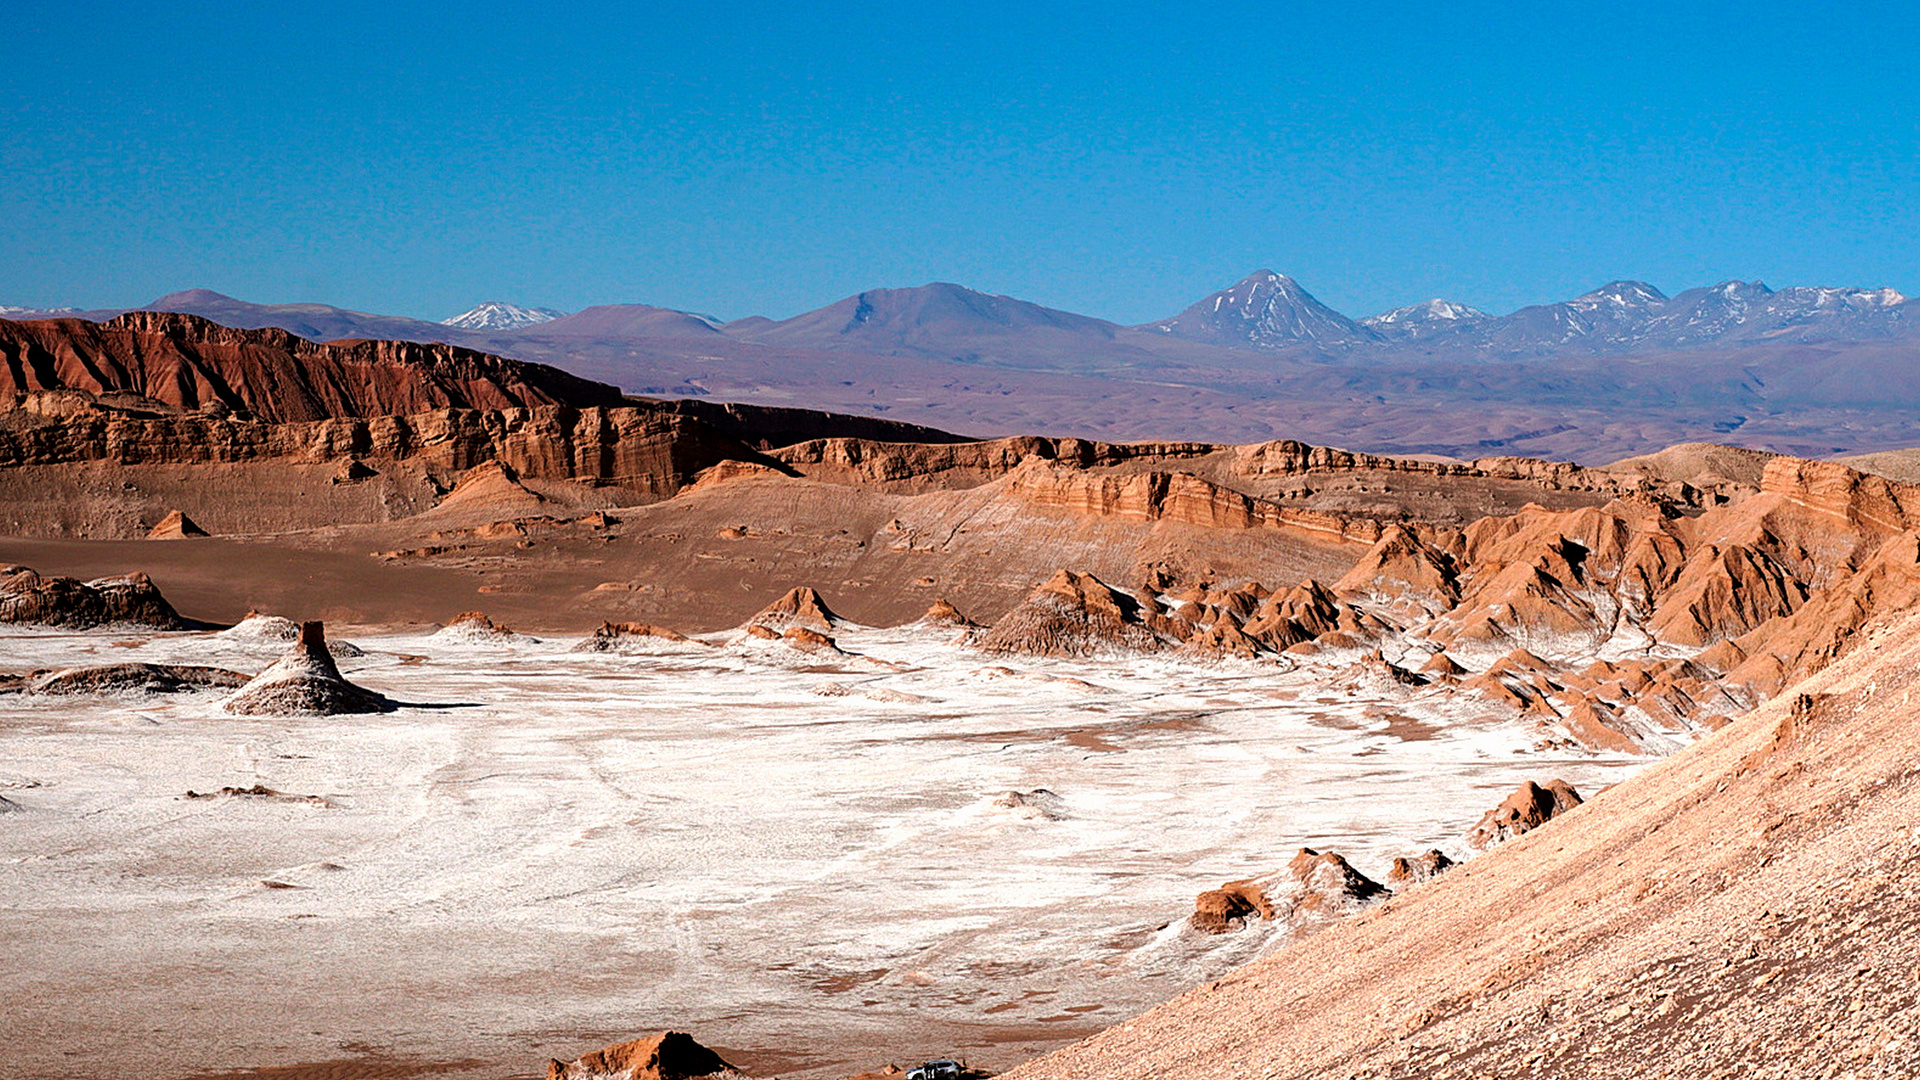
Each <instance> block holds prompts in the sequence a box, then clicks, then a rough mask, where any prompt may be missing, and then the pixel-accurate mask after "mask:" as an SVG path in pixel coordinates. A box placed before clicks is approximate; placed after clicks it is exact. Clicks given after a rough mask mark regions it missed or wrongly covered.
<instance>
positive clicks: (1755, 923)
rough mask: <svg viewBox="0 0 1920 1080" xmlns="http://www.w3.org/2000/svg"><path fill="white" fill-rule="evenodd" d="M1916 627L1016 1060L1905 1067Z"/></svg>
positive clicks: (1792, 1073)
mask: <svg viewBox="0 0 1920 1080" xmlns="http://www.w3.org/2000/svg"><path fill="white" fill-rule="evenodd" d="M1916 632H1920V615H1908V616H1905V617H1903V618H1902V619H1900V620H1898V621H1896V622H1894V623H1893V624H1892V625H1882V626H1880V627H1879V628H1878V630H1877V632H1876V633H1875V634H1874V635H1873V637H1872V638H1871V639H1870V640H1869V641H1868V642H1866V643H1865V644H1863V646H1862V647H1860V648H1858V649H1857V650H1856V651H1855V652H1853V653H1852V654H1851V655H1849V656H1848V657H1847V658H1846V659H1844V660H1843V661H1841V662H1840V663H1838V664H1836V665H1834V667H1832V668H1830V669H1829V670H1828V671H1826V672H1824V673H1822V674H1820V675H1818V676H1815V677H1814V678H1812V679H1811V680H1809V681H1808V682H1807V683H1805V684H1803V685H1802V686H1801V687H1799V688H1798V692H1799V693H1800V694H1804V695H1809V696H1808V697H1806V698H1805V699H1804V700H1802V701H1801V702H1800V703H1799V704H1798V706H1796V700H1795V699H1796V694H1794V693H1789V694H1785V695H1782V696H1781V697H1780V698H1778V699H1776V700H1775V701H1774V702H1772V703H1771V704H1769V705H1767V706H1765V707H1763V708H1761V709H1759V710H1758V711H1756V712H1755V713H1753V714H1751V715H1749V716H1747V717H1745V718H1743V719H1741V720H1740V721H1738V722H1736V723H1735V724H1733V725H1732V726H1730V727H1728V728H1726V729H1725V730H1724V731H1722V732H1720V733H1719V734H1717V735H1715V736H1713V737H1711V738H1709V739H1707V740H1705V741H1704V742H1702V743H1700V744H1697V745H1696V746H1695V747H1693V748H1692V749H1690V750H1688V751H1685V752H1682V753H1680V754H1677V755H1675V756H1673V757H1672V758H1669V759H1667V760H1666V761H1664V762H1662V763H1661V764H1659V765H1657V766H1655V767H1653V768H1651V769H1649V770H1647V771H1646V772H1645V773H1643V774H1641V775H1639V776H1637V777H1635V778H1634V779H1633V780H1631V781H1630V782H1628V783H1625V784H1622V785H1621V786H1619V787H1616V788H1614V789H1612V790H1610V791H1608V792H1605V793H1604V794H1602V795H1601V796H1600V797H1598V798H1596V799H1593V800H1592V801H1590V802H1589V803H1587V805H1585V806H1583V807H1581V808H1579V809H1578V810H1576V811H1575V812H1573V813H1572V814H1570V815H1568V816H1567V817H1565V818H1564V819H1561V820H1559V821H1556V822H1554V823H1553V824H1551V825H1550V826H1548V827H1547V828H1545V829H1542V830H1540V831H1538V832H1536V833H1533V834H1531V835H1529V836H1526V837H1524V838H1522V839H1520V840H1518V841H1516V842H1513V843H1511V844H1508V845H1506V846H1504V847H1501V848H1499V849H1496V850H1495V851H1494V852H1493V853H1491V854H1490V855H1488V856H1487V857H1485V858H1484V859H1481V860H1479V861H1477V862H1475V863H1472V864H1470V865H1469V866H1467V867H1465V868H1463V869H1461V870H1457V871H1454V872H1452V873H1450V874H1447V875H1445V876H1443V877H1441V878H1439V879H1437V880H1436V881H1435V882H1434V883H1432V884H1430V885H1427V886H1423V887H1421V888H1419V889H1418V890H1416V891H1414V892H1412V893H1410V894H1409V895H1407V896H1405V897H1403V898H1400V899H1396V900H1394V901H1392V902H1390V903H1388V904H1386V905H1384V906H1382V907H1381V908H1378V909H1375V910H1374V911H1373V912H1370V913H1368V914H1367V915H1365V916H1363V917H1361V918H1358V919H1355V920H1352V921H1350V922H1348V923H1345V924H1341V925H1338V926H1336V927H1334V928H1333V929H1330V930H1328V931H1326V932H1324V933H1322V934H1320V935H1318V936H1315V937H1313V938H1311V939H1309V940H1307V941H1305V942H1303V943H1300V944H1298V945H1296V946H1294V947H1291V948H1288V949H1285V950H1283V951H1280V952H1278V953H1277V954H1275V955H1273V956H1272V957H1270V958H1268V959H1266V960H1264V961H1262V962H1259V963H1256V964H1253V965H1251V966H1249V967H1247V968H1244V969H1242V970H1240V971H1238V972H1235V973H1234V974H1233V975H1232V976H1230V977H1228V978H1226V979H1224V980H1221V981H1220V982H1218V983H1215V984H1209V985H1208V986H1206V987H1203V988H1201V989H1198V990H1195V991H1193V992H1190V993H1188V994H1186V995H1183V996H1182V997H1180V998H1178V999H1176V1000H1174V1001H1172V1002H1170V1003H1168V1004H1166V1005H1164V1006H1162V1007H1160V1008H1158V1009H1155V1010H1154V1011H1152V1012H1150V1013H1148V1014H1147V1015H1145V1016H1143V1017H1141V1018H1139V1019H1137V1020H1135V1021H1133V1022H1131V1023H1128V1024H1124V1025H1121V1026H1119V1027H1117V1028H1114V1029H1113V1030H1110V1031H1108V1032H1105V1033H1103V1034H1102V1035H1100V1036H1098V1037H1096V1038H1094V1039H1092V1040H1089V1041H1088V1042H1086V1043H1084V1044H1081V1045H1078V1046H1074V1047H1072V1048H1070V1049H1068V1050H1065V1051H1062V1052H1060V1053H1058V1054H1055V1055H1053V1056H1050V1057H1048V1058H1044V1059H1042V1060H1040V1061H1036V1062H1033V1063H1031V1064H1029V1065H1026V1066H1024V1067H1021V1068H1019V1069H1016V1070H1014V1072H1013V1073H1012V1074H1011V1075H1012V1076H1015V1077H1019V1078H1022V1080H1044V1078H1055V1077H1058V1078H1066V1077H1089V1076H1101V1077H1116V1078H1122V1077H1156V1078H1170V1080H1177V1078H1181V1077H1195V1078H1198V1077H1209V1078H1211V1077H1221V1076H1248V1077H1273V1078H1278V1077H1434V1078H1448V1077H1512V1076H1553V1077H1629V1076H1634V1077H1638V1076H1672V1077H1695V1076H1729V1077H1731V1076H1740V1077H1823V1076H1911V1075H1914V1073H1915V1072H1916V1070H1920V1009H1916V984H1917V983H1920V967H1917V966H1916V962H1920V939H1917V938H1916V937H1915V936H1914V934H1913V933H1912V928H1913V925H1914V920H1915V917H1916V914H1920V912H1917V911H1916V902H1915V896H1916V895H1920V894H1917V893H1916V891H1915V887H1916V885H1920V832H1916V830H1915V828H1914V822H1915V820H1916V814H1917V813H1920V737H1917V736H1916V729H1915V727H1914V724H1913V719H1912V717H1913V708H1914V701H1913V696H1914V693H1915V691H1916V689H1920V687H1916V685H1915V684H1916V682H1920V678H1917V677H1916V674H1915V671H1916V667H1917V666H1920V637H1916Z"/></svg>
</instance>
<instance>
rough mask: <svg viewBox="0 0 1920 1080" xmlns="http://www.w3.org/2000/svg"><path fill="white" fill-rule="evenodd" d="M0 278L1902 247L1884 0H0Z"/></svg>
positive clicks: (1140, 301)
mask: <svg viewBox="0 0 1920 1080" xmlns="http://www.w3.org/2000/svg"><path fill="white" fill-rule="evenodd" d="M5 22H6V24H7V37H8V41H7V47H6V49H5V52H4V62H0V303H5V304H41V305H46V304H77V305H80V306H83V307H84V306H96V305H98V306H110V305H113V306H117V305H127V304H134V303H139V302H143V301H146V300H150V299H152V298H154V297H155V296H158V295H159V294H161V293H164V292H168V291H171V290H174V289H181V288H188V287H192V286H199V285H204V286H209V287H212V288H215V289H218V290H220V291H223V292H228V293H232V294H234V295H237V296H240V297H242V298H244V299H249V300H255V301H260V302H282V301H292V300H308V299H312V300H323V301H326V302H330V303H335V304H339V305H342V306H346V307H353V308H358V309H362V310H373V311H380V312H388V313H394V314H407V315H415V316H421V317H428V318H443V317H446V316H448V315H452V314H454V313H456V312H458V311H461V310H463V309H464V308H466V307H468V306H470V305H471V304H472V303H473V302H475V301H478V300H482V299H489V298H501V299H508V300H513V301H516V302H520V303H527V304H544V305H550V306H554V307H560V308H566V309H569V310H571V309H575V308H578V307H581V306H584V305H587V304H592V303H607V302H625V301H638V302H646V303H654V304H661V305H665V306H670V307H679V308H687V309H692V310H696V311H703V312H708V313H712V314H716V315H720V316H724V317H737V316H741V315H747V314H755V313H759V314H768V315H773V316H776V317H780V316H786V315H791V314H794V313H796V312H798V311H801V310H805V309H807V308H811V307H816V306H819V305H822V304H825V303H827V302H829V301H832V300H834V299H836V298H838V297H840V296H843V295H846V294H848V293H851V292H855V291H858V290H860V289H862V288H869V287H874V286H887V285H913V284H920V283H923V282H926V281H931V280H950V281H957V282H960V283H962V284H966V285H971V286H973V287H975V288H980V289H985V290H988V291H991V292H1004V293H1008V294H1011V295H1015V296H1019V297H1022V298H1025V299H1030V300H1034V301H1037V302H1040V303H1045V304H1050V305H1054V306H1058V307H1065V308H1069V309H1072V310H1076V311H1082V312H1086V313H1088V314H1092V315H1098V316H1102V317H1105V318H1111V319H1115V320H1119V321H1122V322H1137V321H1144V320H1147V319H1151V318H1156V317H1159V316H1162V315H1167V314H1171V313H1172V312H1174V311H1176V310H1178V309H1179V308H1181V307H1182V306H1184V305H1185V304H1186V303H1188V302H1190V301H1192V300H1194V299H1197V298H1199V297H1200V296H1202V295H1204V294H1205V293H1207V292H1210V291H1212V290H1213V289H1215V288H1219V287H1222V286H1224V285H1226V284H1227V283H1229V282H1231V281H1232V280H1234V279H1236V278H1238V277H1239V276H1240V275H1242V274H1244V273H1246V272H1247V271H1250V270H1253V269H1256V268H1261V267H1272V268H1274V269H1277V270H1282V271H1286V272H1290V273H1292V274H1293V275H1294V276H1295V277H1297V278H1299V279H1300V280H1301V282H1302V283H1303V284H1304V285H1306V287H1307V288H1308V289H1310V290H1311V291H1313V292H1314V293H1315V294H1317V295H1318V296H1320V297H1321V298H1322V299H1323V300H1325V301H1327V302H1329V303H1331V304H1333V305H1334V306H1335V307H1337V308H1340V309H1341V310H1343V311H1346V312H1348V313H1349V314H1353V315H1364V314H1370V313H1372V312H1375V311H1379V310H1382V309H1385V308H1387V307H1391V306H1396V305H1399V304H1404V303H1411V302H1414V301H1418V300H1423V299H1426V298H1428V297H1431V296H1436V295H1444V296H1447V297H1450V298H1453V299H1457V300H1460V301H1463V302H1466V303H1470V304H1473V305H1475V306H1477V307H1481V308H1485V309H1488V310H1492V311H1496V312H1504V311H1508V310H1511V309H1513V308H1515V307H1518V306H1521V305H1523V304H1527V303H1534V302H1541V301H1549V300H1556V299H1562V298H1565V297H1567V296H1570V295H1573V294H1575V293H1578V292H1582V291H1584V290H1586V289H1588V288H1590V287H1592V286H1594V285H1596V284H1599V283H1601V282H1603V281H1606V280H1608V279H1611V278H1618V277H1637V278H1643V279H1646V280H1649V281H1652V282H1653V283H1655V284H1656V285H1659V286H1661V287H1662V288H1665V289H1668V290H1669V291H1673V290H1677V289H1679V288H1682V287H1686V286H1690V285H1695V284H1706V283H1710V282H1713V281H1717V280H1721V279H1725V278H1730V277H1740V278H1760V279H1763V280H1766V281H1767V282H1768V283H1769V284H1773V285H1776V286H1778V285H1781V284H1833V285H1865V286H1879V285H1892V286H1894V287H1896V288H1899V289H1901V290H1902V291H1904V292H1908V293H1910V294H1911V293H1920V104H1916V102H1920V94H1917V93H1916V89H1917V88H1920V77H1917V76H1916V75H1915V65H1916V57H1920V8H1916V5H1913V4H1911V3H1906V4H1894V3H1880V2H1875V0H1865V2H1855V3H1852V4H1848V5H1842V6H1835V5H1827V4H1818V5H1816V4H1785V3H1765V2H1757V3H1744V4H1732V3H1727V4H1689V3H1680V4H1673V3H1668V4H1619V3H1615V4H1595V3H1581V4H1564V3H1555V2H1542V3H1531V4H1451V5H1449V4H1443V3H1422V4H1354V3H1313V4H1301V3H1285V2H1276V0H1269V2H1265V3H1258V4H1240V3H1227V2H1218V3H1211V4H1206V5H1160V4H1138V5H1136V4H1127V3H1116V4H1108V5H1084V4H1074V5H1052V4H1046V3H1035V2H1031V0H1029V2H1025V3H1011V4H1005V3H1000V4H973V5H969V4H951V5H938V4H900V3H886V4H841V5H804V4H802V5H778V4H764V3H756V4H729V3H701V4H670V5H669V4H646V3H638V4H580V5H574V6H572V7H571V8H570V9H565V10H557V9H556V8H555V7H554V6H553V5H547V4H532V3H524V2H523V3H517V4H511V5H508V4H496V3H491V2H485V0H482V2H478V3H470V4H466V5H455V4H435V5H419V4H413V3H409V2H406V0H389V2H386V3H377V4H305V3H297V2H295V3H275V4H260V5H241V4H220V5H214V4H208V3H200V2H171V3H164V4H162V3H153V2H151V0H148V2H145V3H140V4H101V3H88V2H85V0H78V2H75V0H66V2H58V3H52V2H45V0H12V2H11V3H10V4H9V7H8V13H7V16H6V19H5Z"/></svg>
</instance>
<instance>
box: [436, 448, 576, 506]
mask: <svg viewBox="0 0 1920 1080" xmlns="http://www.w3.org/2000/svg"><path fill="white" fill-rule="evenodd" d="M547 503H548V500H547V498H546V497H545V496H543V495H541V494H539V493H538V492H535V491H532V490H529V489H528V488H527V486H526V485H525V484H522V483H521V482H520V470H518V469H516V468H514V467H513V466H511V465H508V464H506V463H505V462H503V461H498V460H492V461H484V462H481V463H480V464H478V465H475V466H474V467H473V468H471V469H468V470H467V471H466V472H464V473H462V474H461V475H460V479H459V480H458V481H457V482H455V483H454V485H453V490H452V491H449V492H447V494H446V497H445V498H443V499H441V500H440V502H439V503H438V504H437V505H435V506H434V508H433V509H432V510H431V511H429V513H434V514H439V515H454V514H458V513H459V512H461V511H468V510H471V511H478V512H480V513H482V514H484V515H488V516H491V517H494V518H500V517H512V516H518V515H527V514H536V513H539V512H540V511H541V510H542V509H544V508H545V507H546V506H547Z"/></svg>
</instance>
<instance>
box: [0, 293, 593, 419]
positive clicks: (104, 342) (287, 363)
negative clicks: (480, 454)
mask: <svg viewBox="0 0 1920 1080" xmlns="http://www.w3.org/2000/svg"><path fill="white" fill-rule="evenodd" d="M61 392H65V393H78V394H82V395H86V396H88V397H90V398H92V399H93V400H95V401H98V402H101V403H102V404H106V405H109V406H111V407H115V408H119V409H125V410H131V411H135V412H160V413H170V412H208V413H214V414H219V415H228V414H237V415H242V416H248V417H252V418H254V419H258V420H263V421H267V422H269V423H283V422H299V421H310V420H322V419H327V418H329V417H366V416H393V415H402V414H407V413H418V412H426V411H429V410H433V409H520V408H533V407H538V406H554V405H572V406H609V405H618V404H620V403H621V401H622V396H621V393H620V391H619V390H618V389H616V388H615V387H611V386H607V385H605V384H603V383H594V382H589V381H587V380H585V379H582V378H579V377H577V376H574V375H569V374H567V373H566V372H564V371H561V370H559V369H558V368H551V367H547V366H545V365H543V364H528V363H523V362H521V361H517V360H505V359H502V358H500V357H497V356H489V355H487V354H486V353H481V352H475V351H473V350H471V349H462V348H457V347H455V346H451V345H442V344H425V345H423V344H416V343H414V342H407V341H347V342H334V343H331V344H318V343H315V342H311V341H307V340H306V339H304V338H299V337H295V336H294V335H292V334H289V333H287V332H286V331H284V330H273V329H267V330H236V329H233V328H231V327H225V326H221V325H219V324H218V323H214V322H210V321H208V320H206V319H202V318H199V317H197V316H193V315H181V314H174V313H167V312H155V311H136V312H129V313H127V314H125V315H120V316H116V317H115V318H112V319H109V320H108V321H106V322H104V323H91V322H86V321H83V320H80V319H52V320H47V321H42V322H9V321H6V320H0V409H8V408H15V407H19V406H21V405H22V404H24V403H25V402H26V400H27V398H28V396H29V395H35V394H47V393H54V394H58V393H61Z"/></svg>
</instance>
